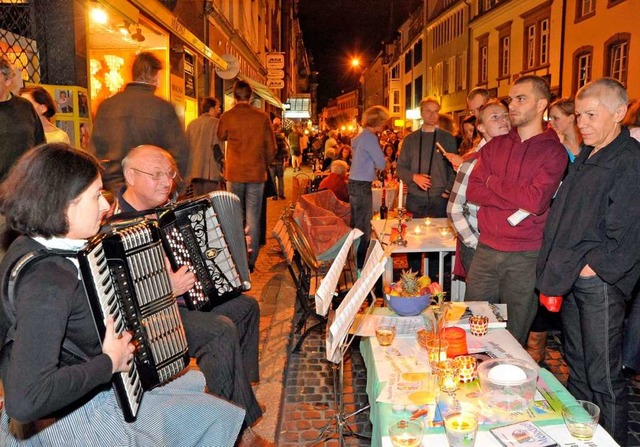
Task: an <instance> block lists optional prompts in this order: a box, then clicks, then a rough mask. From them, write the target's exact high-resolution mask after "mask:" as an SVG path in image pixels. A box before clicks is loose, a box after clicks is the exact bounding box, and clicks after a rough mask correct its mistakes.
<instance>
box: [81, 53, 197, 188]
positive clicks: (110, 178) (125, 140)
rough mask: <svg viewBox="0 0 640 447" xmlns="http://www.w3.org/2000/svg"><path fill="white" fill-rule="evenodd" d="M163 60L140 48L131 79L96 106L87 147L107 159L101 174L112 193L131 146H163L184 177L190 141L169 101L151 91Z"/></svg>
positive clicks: (120, 181)
mask: <svg viewBox="0 0 640 447" xmlns="http://www.w3.org/2000/svg"><path fill="white" fill-rule="evenodd" d="M160 70H162V61H161V60H160V59H158V58H157V57H156V56H155V55H154V54H153V53H149V52H142V53H140V54H138V55H137V56H136V59H135V60H134V61H133V65H132V66H131V75H132V77H133V82H130V83H128V84H127V85H126V86H125V88H124V90H123V91H121V92H120V93H117V94H115V95H114V96H112V97H111V98H108V99H105V100H104V102H103V103H102V104H100V106H99V107H98V111H97V112H96V120H95V122H94V125H93V131H92V132H91V140H90V141H89V147H90V148H91V150H92V151H94V152H95V154H96V155H97V156H98V158H99V159H101V160H106V163H105V173H104V175H103V176H102V178H103V181H104V187H105V189H109V190H111V192H113V193H114V194H115V193H117V192H118V189H119V188H120V187H121V186H122V169H121V163H122V159H123V158H124V156H125V155H126V153H127V151H128V150H129V149H131V148H132V147H136V146H139V145H141V144H153V145H156V146H159V147H163V148H166V150H167V151H169V153H171V155H173V158H174V159H175V160H176V161H177V163H178V171H179V173H180V174H181V175H182V176H183V177H184V175H185V171H186V165H187V158H188V156H189V141H187V137H186V135H185V133H184V127H183V126H182V123H181V122H180V119H179V118H178V115H177V114H176V111H175V109H174V108H173V106H172V105H171V103H169V102H167V101H165V100H164V99H162V98H160V97H159V96H155V95H154V92H155V91H156V88H157V87H158V84H159V82H160Z"/></svg>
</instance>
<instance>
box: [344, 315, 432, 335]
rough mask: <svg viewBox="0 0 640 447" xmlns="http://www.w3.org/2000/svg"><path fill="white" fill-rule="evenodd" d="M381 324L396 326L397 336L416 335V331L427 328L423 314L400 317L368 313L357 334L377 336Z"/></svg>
mask: <svg viewBox="0 0 640 447" xmlns="http://www.w3.org/2000/svg"><path fill="white" fill-rule="evenodd" d="M380 324H386V325H389V326H395V327H396V336H397V337H402V336H412V337H415V336H416V332H418V331H419V330H420V329H425V328H426V326H425V324H424V318H422V315H418V316H415V317H398V316H395V315H367V316H366V317H365V318H364V321H363V322H362V324H361V325H360V327H359V328H358V331H357V332H356V335H359V336H361V337H375V336H376V327H378V326H379V325H380Z"/></svg>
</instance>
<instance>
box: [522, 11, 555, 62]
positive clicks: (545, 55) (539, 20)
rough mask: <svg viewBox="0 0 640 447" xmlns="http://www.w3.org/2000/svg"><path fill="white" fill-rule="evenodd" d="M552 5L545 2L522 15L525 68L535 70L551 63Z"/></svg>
mask: <svg viewBox="0 0 640 447" xmlns="http://www.w3.org/2000/svg"><path fill="white" fill-rule="evenodd" d="M549 8H550V6H549V5H548V4H543V5H541V6H540V7H538V8H534V9H533V10H532V11H529V12H528V13H526V14H523V15H522V16H521V17H522V18H523V19H524V29H525V39H524V61H523V65H524V69H525V70H534V69H536V68H538V67H541V66H543V65H547V64H549V41H550V30H549V25H550V23H551V21H550V20H549V16H550V14H551V12H550V9H549Z"/></svg>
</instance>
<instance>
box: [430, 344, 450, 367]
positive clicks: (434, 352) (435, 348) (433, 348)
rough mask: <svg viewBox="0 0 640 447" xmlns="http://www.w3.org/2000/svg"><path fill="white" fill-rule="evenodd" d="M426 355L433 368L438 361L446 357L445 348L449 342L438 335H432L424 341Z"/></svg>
mask: <svg viewBox="0 0 640 447" xmlns="http://www.w3.org/2000/svg"><path fill="white" fill-rule="evenodd" d="M426 346H427V356H428V357H429V364H430V365H431V368H432V369H435V368H436V367H437V365H438V363H439V362H441V361H443V360H446V359H447V349H448V348H449V343H447V341H446V340H443V339H442V338H440V337H434V338H432V339H430V340H428V341H427V342H426Z"/></svg>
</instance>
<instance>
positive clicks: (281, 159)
mask: <svg viewBox="0 0 640 447" xmlns="http://www.w3.org/2000/svg"><path fill="white" fill-rule="evenodd" d="M273 132H274V134H275V137H276V155H275V157H274V158H273V161H272V162H271V164H270V165H269V172H270V173H271V181H272V182H273V186H274V187H275V190H276V195H275V196H273V197H272V199H273V200H278V199H279V198H280V199H282V200H284V199H286V197H285V196H284V164H285V163H286V161H287V159H288V158H289V147H288V143H287V138H286V137H285V135H284V132H283V130H282V120H281V119H280V118H279V117H277V116H276V117H275V118H274V119H273Z"/></svg>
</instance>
